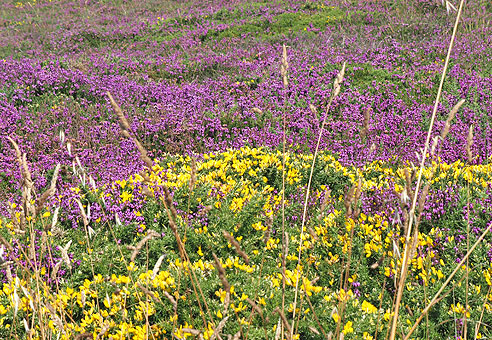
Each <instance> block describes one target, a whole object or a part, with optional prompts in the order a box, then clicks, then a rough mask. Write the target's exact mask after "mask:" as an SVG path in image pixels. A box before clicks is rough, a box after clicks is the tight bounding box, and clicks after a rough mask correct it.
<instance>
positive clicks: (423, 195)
mask: <svg viewBox="0 0 492 340" xmlns="http://www.w3.org/2000/svg"><path fill="white" fill-rule="evenodd" d="M429 188H430V186H429V184H426V185H425V187H424V189H423V190H422V193H421V194H420V198H419V209H418V214H419V219H420V215H421V214H422V212H423V211H424V206H425V200H426V199H427V195H428V194H429Z"/></svg>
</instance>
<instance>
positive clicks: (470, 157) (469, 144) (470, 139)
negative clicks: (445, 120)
mask: <svg viewBox="0 0 492 340" xmlns="http://www.w3.org/2000/svg"><path fill="white" fill-rule="evenodd" d="M472 145H473V124H472V125H470V129H469V130H468V137H467V138H466V156H467V158H468V163H471V162H472V161H473V154H472V150H471V147H472Z"/></svg>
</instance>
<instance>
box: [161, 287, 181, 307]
mask: <svg viewBox="0 0 492 340" xmlns="http://www.w3.org/2000/svg"><path fill="white" fill-rule="evenodd" d="M164 296H165V297H166V298H167V299H168V300H169V302H171V304H172V305H173V307H174V309H176V308H178V303H177V302H176V300H175V299H174V297H173V296H172V295H171V294H169V293H168V292H166V291H164Z"/></svg>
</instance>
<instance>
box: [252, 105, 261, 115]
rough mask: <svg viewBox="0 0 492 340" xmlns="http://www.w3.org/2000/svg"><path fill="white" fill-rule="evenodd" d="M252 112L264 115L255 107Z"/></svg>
mask: <svg viewBox="0 0 492 340" xmlns="http://www.w3.org/2000/svg"><path fill="white" fill-rule="evenodd" d="M251 111H253V112H254V113H256V114H257V115H263V111H262V110H260V109H259V108H257V107H254V108H252V109H251Z"/></svg>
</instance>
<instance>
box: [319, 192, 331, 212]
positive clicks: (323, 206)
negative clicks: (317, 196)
mask: <svg viewBox="0 0 492 340" xmlns="http://www.w3.org/2000/svg"><path fill="white" fill-rule="evenodd" d="M330 197H331V190H328V191H326V192H325V196H324V197H323V202H321V208H320V211H321V213H324V212H325V210H326V208H328V203H330Z"/></svg>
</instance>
